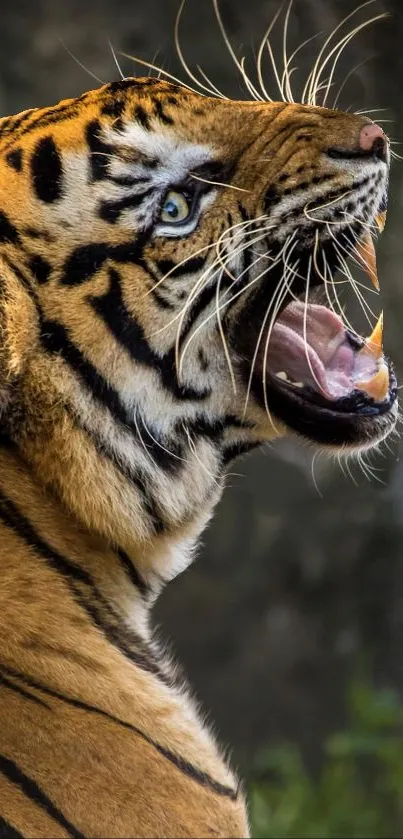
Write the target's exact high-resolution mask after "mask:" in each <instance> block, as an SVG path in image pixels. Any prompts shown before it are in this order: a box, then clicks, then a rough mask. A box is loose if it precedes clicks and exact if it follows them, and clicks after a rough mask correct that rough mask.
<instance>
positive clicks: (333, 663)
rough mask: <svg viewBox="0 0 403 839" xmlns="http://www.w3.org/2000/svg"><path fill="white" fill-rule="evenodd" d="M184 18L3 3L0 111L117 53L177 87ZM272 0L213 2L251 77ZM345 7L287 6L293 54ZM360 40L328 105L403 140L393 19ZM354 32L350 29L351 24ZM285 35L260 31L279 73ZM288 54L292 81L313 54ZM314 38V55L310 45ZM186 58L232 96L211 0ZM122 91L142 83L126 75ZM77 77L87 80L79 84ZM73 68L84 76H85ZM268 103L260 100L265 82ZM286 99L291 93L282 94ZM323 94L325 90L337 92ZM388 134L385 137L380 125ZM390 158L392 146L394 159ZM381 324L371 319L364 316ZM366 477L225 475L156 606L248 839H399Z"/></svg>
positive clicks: (390, 463)
mask: <svg viewBox="0 0 403 839" xmlns="http://www.w3.org/2000/svg"><path fill="white" fill-rule="evenodd" d="M178 5H179V0H118V2H116V0H63V2H55V0H13V2H12V3H10V2H9V0H7V2H5V0H0V11H1V32H2V39H1V42H2V46H1V53H0V111H1V113H2V114H7V113H11V112H15V111H18V110H21V109H23V108H27V107H33V106H37V105H50V104H53V103H55V102H56V101H58V100H59V99H60V98H65V97H68V96H74V95H77V94H79V93H81V92H83V91H84V90H86V89H88V88H91V87H94V86H98V84H99V82H98V81H96V80H95V79H94V78H93V77H92V75H91V74H94V75H95V76H96V77H98V79H99V80H100V81H110V80H112V79H114V78H117V77H118V71H117V67H116V65H115V62H114V58H113V55H112V53H111V49H110V46H109V41H110V42H111V43H112V45H113V47H114V48H115V50H116V51H117V52H119V51H122V52H127V53H130V54H133V55H136V56H138V57H140V58H141V59H145V60H150V61H154V62H156V63H157V64H159V65H161V66H162V67H163V68H165V69H166V70H168V71H169V72H172V73H174V74H178V75H180V76H182V77H184V73H183V71H182V70H181V68H180V65H179V62H178V59H177V57H176V56H175V50H174V45H173V42H174V37H173V32H174V21H175V16H176V13H177V10H178ZM279 5H280V3H279V2H278V0H221V2H220V8H221V11H222V15H223V19H224V21H225V25H226V29H227V32H228V35H229V37H230V39H231V41H232V43H233V45H234V48H235V49H236V51H237V52H238V54H239V55H240V56H241V55H245V56H246V57H247V59H248V62H249V67H250V70H251V72H252V73H253V67H254V57H255V55H256V51H257V48H258V45H259V42H260V39H261V38H262V36H263V34H264V32H265V29H266V28H267V26H268V25H269V23H270V20H271V19H272V17H273V15H274V14H275V12H276V11H277V10H278V8H279ZM354 8H355V3H354V2H351V1H350V0H349V1H348V2H347V0H346V2H344V0H294V5H293V8H292V12H291V18H290V46H291V49H293V48H295V47H297V46H298V45H299V44H300V43H301V42H302V41H304V40H305V39H306V38H309V37H310V36H312V35H318V33H320V32H323V33H326V34H328V33H330V31H331V30H332V29H333V28H334V27H335V26H337V25H338V24H339V23H340V22H341V20H342V19H343V17H344V16H345V15H347V14H348V13H350V12H351V11H353V10H354ZM383 12H388V13H390V14H391V15H392V16H391V17H390V18H389V19H387V20H385V21H382V22H378V23H375V24H373V25H371V26H369V27H368V28H367V29H364V30H363V31H362V32H361V33H359V34H358V35H357V37H356V39H355V40H354V41H353V43H352V44H351V45H350V47H349V48H348V49H347V50H346V52H345V54H344V55H343V56H342V58H341V61H340V66H339V72H338V76H337V81H338V84H339V85H340V84H341V83H342V82H343V79H344V78H345V76H346V74H347V73H348V72H349V71H351V70H353V68H354V67H355V66H356V65H358V66H357V69H356V70H355V71H354V72H353V73H352V75H351V77H350V78H349V80H348V83H347V84H346V86H345V88H344V90H343V95H342V98H341V100H340V105H341V106H342V107H345V108H347V107H348V108H351V109H353V110H358V109H363V108H364V109H373V108H382V109H385V110H382V111H381V112H377V113H376V114H374V115H373V116H374V118H377V119H378V120H379V121H380V120H381V119H385V120H388V121H387V122H385V124H384V125H385V129H386V130H387V131H388V132H389V133H390V135H391V137H392V139H393V140H394V141H397V142H398V141H399V139H402V140H403V96H402V89H403V7H402V5H401V0H385V2H381V1H380V0H379V2H378V0H376V2H374V3H371V4H369V5H367V6H366V8H365V9H364V10H363V11H362V12H361V14H359V15H358V18H357V21H358V22H362V21H364V20H365V19H368V18H370V17H372V16H373V15H378V14H382V13H383ZM354 22H355V19H353V20H352V21H351V24H350V26H351V27H352V26H354ZM281 38H282V24H281V23H279V24H278V26H277V27H276V30H275V32H274V33H273V46H274V50H275V53H276V55H277V56H278V57H279V58H281V50H282V45H281ZM320 40H321V39H320V37H318V38H317V39H315V40H314V41H313V42H311V43H310V44H309V45H308V46H307V48H306V49H305V50H304V51H303V53H301V58H300V61H299V62H298V63H299V66H300V76H299V78H300V79H301V78H302V77H303V76H304V74H305V75H306V73H307V72H308V71H309V69H310V66H311V64H312V60H313V57H314V54H315V51H316V50H317V46H316V43H318V44H319V43H320ZM322 40H323V37H322ZM181 44H182V47H183V50H184V52H185V55H186V57H187V60H188V62H189V63H190V64H191V66H192V67H193V68H195V67H196V65H197V64H200V65H201V66H202V68H203V70H204V71H205V72H206V73H207V74H208V75H209V76H210V78H211V79H212V80H213V81H214V83H215V84H216V85H217V86H218V87H219V88H220V89H221V90H223V91H224V92H225V93H226V94H228V95H231V96H233V97H236V98H247V94H246V92H245V90H244V88H243V86H242V82H241V79H240V76H239V74H238V73H237V71H236V69H235V67H234V65H233V64H232V63H231V59H230V57H229V55H228V53H227V51H226V49H225V47H224V45H223V42H222V39H221V37H220V33H219V29H218V26H217V22H216V20H215V18H214V14H213V10H212V3H211V0H187V4H186V7H185V10H184V14H183V18H182V23H181ZM121 63H122V69H123V72H124V74H126V75H133V74H136V73H137V74H138V75H142V74H143V73H144V70H143V69H142V68H141V67H140V66H139V65H136V64H135V62H132V61H129V60H127V59H123V58H122V59H121ZM81 65H84V66H81ZM85 68H87V69H85ZM266 79H267V86H268V88H269V90H270V91H273V93H272V95H273V96H275V95H276V93H275V86H274V79H273V76H272V75H270V73H269V72H267V76H266ZM297 87H298V86H297ZM335 90H337V86H336V87H335ZM389 120H391V122H389ZM393 148H394V150H395V151H397V152H399V149H400V151H401V153H402V154H403V145H402V146H399V145H394V146H393ZM402 214H403V163H399V162H394V164H393V167H392V176H391V192H390V209H389V215H388V225H387V228H386V231H385V233H384V234H383V236H382V239H381V241H380V243H379V248H378V258H379V276H380V283H381V289H382V305H383V307H384V309H385V320H386V334H385V346H386V349H387V352H388V353H390V354H391V355H392V356H393V358H394V359H395V362H396V366H397V369H398V371H399V368H400V371H401V372H403V363H402V354H403V335H402V323H403V282H402V257H403V235H402V233H403V226H402V221H401V219H402ZM375 308H376V310H377V311H378V310H379V308H380V303H379V301H377V300H376V299H375ZM369 463H370V465H371V469H373V474H372V475H371V474H367V475H366V474H364V473H363V471H362V470H361V469H360V468H359V466H358V465H354V464H352V463H350V464H349V470H350V472H351V474H349V471H348V470H347V469H346V468H344V473H343V469H342V468H341V466H340V465H339V464H338V463H337V462H333V461H330V460H327V459H326V458H325V457H323V456H319V457H316V456H315V457H314V452H312V451H311V450H309V449H308V448H306V449H303V448H302V447H301V446H297V445H295V444H294V443H292V442H291V441H282V442H280V443H277V444H276V445H274V446H272V447H270V448H267V450H265V451H261V452H259V453H257V454H254V455H253V456H250V457H249V458H246V459H244V460H241V461H240V462H238V463H236V464H235V466H234V468H233V470H232V472H233V474H231V476H229V478H228V488H227V490H226V493H225V496H224V499H223V501H222V503H221V505H220V507H219V509H218V511H217V514H216V517H215V519H214V522H213V524H212V526H211V527H210V529H209V531H208V533H207V534H206V535H205V537H204V540H203V544H202V546H201V549H200V551H199V558H198V561H197V563H196V564H195V565H194V566H193V567H192V568H191V569H190V570H189V571H187V572H186V573H185V574H184V575H183V576H182V577H181V578H179V579H178V580H176V581H175V582H174V583H172V584H171V585H170V587H169V588H168V589H167V591H166V593H165V594H164V595H163V597H162V598H161V601H160V603H159V604H158V606H157V608H156V623H157V624H159V625H160V627H161V634H162V635H163V636H164V637H168V638H170V639H171V642H172V646H173V649H174V651H175V655H176V656H177V657H178V658H179V659H180V661H181V662H182V663H183V664H184V666H185V668H186V670H187V672H188V675H189V678H190V681H191V683H192V685H193V687H194V689H195V692H196V694H197V696H198V698H199V699H200V700H201V702H202V704H203V706H204V708H205V709H206V711H207V713H208V714H209V716H210V717H211V719H212V720H213V721H214V724H215V729H216V731H217V732H218V735H219V737H220V739H221V741H222V742H223V743H224V744H229V745H230V748H231V750H232V753H233V757H234V762H235V764H236V765H237V766H238V767H239V768H240V771H241V772H242V775H243V776H244V778H245V779H246V781H247V783H248V789H249V798H250V806H251V817H252V824H253V833H254V835H255V836H256V837H269V836H270V837H272V836H273V837H283V836H284V837H316V836H318V837H319V836H324V837H328V836H329V837H333V836H335V837H336V836H346V837H348V836H350V837H353V836H354V837H378V836H402V835H403V740H402V714H403V712H402V710H401V708H400V701H401V696H402V692H403V656H402V649H403V557H402V546H403V467H402V464H401V462H400V461H399V445H398V441H397V440H394V441H392V442H391V444H390V450H388V449H386V447H385V448H383V449H382V451H381V452H380V453H378V454H377V455H375V456H373V457H371V458H370V460H369Z"/></svg>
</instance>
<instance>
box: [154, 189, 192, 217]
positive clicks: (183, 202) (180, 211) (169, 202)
mask: <svg viewBox="0 0 403 839" xmlns="http://www.w3.org/2000/svg"><path fill="white" fill-rule="evenodd" d="M189 214H190V204H189V200H188V198H187V196H186V195H184V193H182V192H175V191H174V190H172V191H171V192H169V193H168V195H167V196H166V199H165V201H164V204H163V206H162V210H161V215H160V219H161V221H163V222H164V221H165V222H166V223H168V224H169V223H171V224H178V223H180V222H182V221H185V219H187V217H188V216H189Z"/></svg>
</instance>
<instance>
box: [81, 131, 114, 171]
mask: <svg viewBox="0 0 403 839" xmlns="http://www.w3.org/2000/svg"><path fill="white" fill-rule="evenodd" d="M101 131H102V126H101V123H100V122H99V120H97V119H94V120H91V122H89V123H88V125H87V127H86V131H85V136H86V140H87V143H88V146H89V149H90V167H91V181H101V180H103V179H104V178H106V177H107V176H108V167H109V160H110V157H111V156H115V155H116V151H115V148H114V146H113V145H111V144H110V143H106V142H105V141H104V140H102V138H101Z"/></svg>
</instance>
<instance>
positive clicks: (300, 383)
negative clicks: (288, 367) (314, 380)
mask: <svg viewBox="0 0 403 839" xmlns="http://www.w3.org/2000/svg"><path fill="white" fill-rule="evenodd" d="M293 385H294V387H304V383H303V382H293Z"/></svg>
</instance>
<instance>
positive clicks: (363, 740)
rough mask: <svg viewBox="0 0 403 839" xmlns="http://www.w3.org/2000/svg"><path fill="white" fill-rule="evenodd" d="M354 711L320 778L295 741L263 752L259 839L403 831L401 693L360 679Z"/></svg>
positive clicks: (253, 807)
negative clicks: (305, 762)
mask: <svg viewBox="0 0 403 839" xmlns="http://www.w3.org/2000/svg"><path fill="white" fill-rule="evenodd" d="M348 712H349V713H348V724H347V725H346V727H345V730H343V731H341V732H339V733H336V734H333V735H332V736H330V737H329V738H328V739H327V740H326V741H325V744H324V753H323V761H322V766H321V768H320V770H319V772H318V773H317V774H316V776H314V775H313V774H311V773H309V772H308V770H307V768H306V767H305V766H304V762H303V760H302V757H301V754H300V752H299V750H298V748H296V747H295V746H288V745H283V746H280V747H277V748H271V749H268V750H267V751H265V752H264V753H262V754H261V755H260V756H259V759H258V762H257V764H256V765H255V767H254V770H253V773H252V777H251V778H250V782H249V805H250V817H251V822H252V836H253V837H255V839H260V838H261V837H265V839H270V838H271V837H275V839H282V837H287V838H288V837H289V839H291V837H293V839H294V837H298V839H304V837H307V839H308V837H309V839H315V837H321V839H327V837H348V839H355V838H356V837H357V839H361V837H362V839H364V837H371V839H378V837H401V836H402V835H403V737H402V724H403V707H402V705H400V703H399V699H398V696H397V694H396V693H394V692H393V691H390V690H382V691H375V690H373V689H371V688H369V687H368V686H367V685H366V684H365V683H363V682H361V681H356V682H354V684H353V685H352V687H351V689H350V695H349V708H348Z"/></svg>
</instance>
